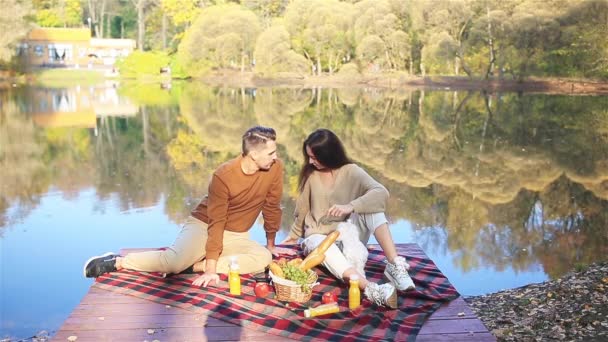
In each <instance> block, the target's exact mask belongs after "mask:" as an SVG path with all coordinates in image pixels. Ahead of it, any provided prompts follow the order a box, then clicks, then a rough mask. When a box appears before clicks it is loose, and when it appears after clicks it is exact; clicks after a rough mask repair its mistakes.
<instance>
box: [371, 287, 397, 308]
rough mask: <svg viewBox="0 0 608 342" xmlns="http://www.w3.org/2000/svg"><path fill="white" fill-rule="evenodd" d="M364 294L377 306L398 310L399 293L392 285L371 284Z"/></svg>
mask: <svg viewBox="0 0 608 342" xmlns="http://www.w3.org/2000/svg"><path fill="white" fill-rule="evenodd" d="M364 292H365V297H367V299H369V301H370V302H372V303H374V304H376V305H383V306H388V307H389V308H391V309H396V308H397V291H396V290H395V287H394V286H393V284H391V283H386V284H382V285H378V284H376V283H372V282H369V283H368V284H367V286H366V287H365V291H364Z"/></svg>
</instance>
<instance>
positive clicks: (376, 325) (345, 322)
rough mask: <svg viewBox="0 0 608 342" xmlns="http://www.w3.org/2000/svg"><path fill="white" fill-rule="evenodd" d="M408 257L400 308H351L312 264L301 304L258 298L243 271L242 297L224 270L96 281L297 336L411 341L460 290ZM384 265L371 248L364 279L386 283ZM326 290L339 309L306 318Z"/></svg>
mask: <svg viewBox="0 0 608 342" xmlns="http://www.w3.org/2000/svg"><path fill="white" fill-rule="evenodd" d="M407 260H408V263H409V264H410V270H409V274H410V276H411V277H412V279H413V280H414V283H415V284H416V289H415V290H412V291H408V292H399V307H398V309H395V310H390V309H388V308H384V307H377V306H374V305H372V304H371V303H370V302H369V301H368V300H367V299H365V298H362V299H363V300H362V305H361V307H359V308H358V309H356V310H354V311H350V310H349V309H348V287H347V285H346V284H345V283H343V282H341V281H338V280H336V279H335V278H334V277H333V276H332V275H330V274H329V273H328V272H326V271H325V269H324V268H322V267H320V268H317V269H316V270H317V273H318V274H319V282H320V285H318V286H316V287H315V288H314V289H313V295H312V298H311V300H310V301H309V302H308V303H304V304H303V305H300V304H297V303H284V302H279V301H276V300H274V299H272V298H258V297H256V296H255V295H254V293H253V287H254V285H255V280H253V278H252V276H250V275H241V282H242V287H241V293H242V295H240V296H232V295H230V294H229V292H228V284H227V282H226V281H227V277H226V276H224V275H222V276H221V283H220V284H219V286H214V287H208V288H204V289H202V288H197V287H194V286H193V285H192V281H193V279H194V278H195V277H196V276H197V275H193V274H188V275H185V274H180V275H174V276H170V277H167V278H161V277H157V276H154V275H152V274H142V273H139V272H131V271H121V272H114V273H110V274H105V275H103V276H101V277H99V278H97V280H96V283H95V284H94V286H97V287H99V288H102V289H106V290H111V291H115V292H120V293H125V294H129V295H133V296H136V297H139V298H145V299H149V300H152V301H155V302H159V303H163V304H168V305H172V306H177V307H181V308H184V309H188V310H195V311H199V312H201V313H204V314H206V315H209V316H211V317H214V318H217V319H221V320H224V321H227V322H230V323H233V324H236V325H239V326H243V327H248V328H252V329H255V330H257V331H264V332H266V333H270V334H274V335H279V336H284V337H287V338H291V339H295V340H304V341H317V340H318V341H383V340H387V341H396V340H398V341H415V339H416V335H417V334H418V332H419V331H420V328H421V327H422V325H423V324H424V322H425V320H426V319H427V318H428V317H429V316H430V315H431V314H432V313H433V312H434V311H435V310H437V309H438V308H439V306H441V304H443V303H444V302H447V301H450V300H452V299H454V298H457V297H458V292H457V291H456V289H455V288H454V287H453V286H452V285H451V284H450V282H449V281H448V279H447V278H446V277H445V276H444V275H443V274H442V273H441V272H440V271H439V270H438V269H437V266H436V265H435V264H434V263H433V262H432V261H431V260H429V259H428V258H426V257H420V256H407ZM384 267H385V263H384V254H383V253H382V252H381V251H378V250H375V249H370V254H369V259H368V262H367V265H366V267H365V271H366V275H367V276H368V279H369V280H370V281H375V282H385V281H386V280H385V279H383V276H384V275H383V272H384ZM327 291H334V292H336V294H338V304H339V305H340V312H338V313H335V314H331V315H326V316H321V317H313V318H304V309H306V308H307V307H309V306H316V305H318V304H319V303H320V302H321V296H322V295H323V293H325V292H327ZM269 297H272V296H269ZM362 297H364V296H362Z"/></svg>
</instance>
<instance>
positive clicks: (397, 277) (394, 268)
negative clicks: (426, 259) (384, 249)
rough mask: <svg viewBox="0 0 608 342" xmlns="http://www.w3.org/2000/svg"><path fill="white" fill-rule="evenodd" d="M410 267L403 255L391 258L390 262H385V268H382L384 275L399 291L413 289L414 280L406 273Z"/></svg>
mask: <svg viewBox="0 0 608 342" xmlns="http://www.w3.org/2000/svg"><path fill="white" fill-rule="evenodd" d="M409 268H410V265H408V264H407V261H406V260H405V258H404V257H402V256H398V257H396V258H395V260H393V262H392V263H390V262H389V263H387V264H386V268H385V269H384V275H385V276H386V277H387V278H388V280H390V281H391V283H393V284H395V287H396V288H397V290H399V291H407V290H413V289H415V288H416V286H415V285H414V281H412V278H411V277H410V275H409V274H408V273H407V270H408V269H409Z"/></svg>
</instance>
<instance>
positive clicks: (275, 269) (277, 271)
mask: <svg viewBox="0 0 608 342" xmlns="http://www.w3.org/2000/svg"><path fill="white" fill-rule="evenodd" d="M268 267H269V268H270V272H272V274H274V275H276V276H277V277H281V278H285V274H283V269H282V268H281V266H279V264H277V263H276V262H274V261H273V262H271V263H270V265H268Z"/></svg>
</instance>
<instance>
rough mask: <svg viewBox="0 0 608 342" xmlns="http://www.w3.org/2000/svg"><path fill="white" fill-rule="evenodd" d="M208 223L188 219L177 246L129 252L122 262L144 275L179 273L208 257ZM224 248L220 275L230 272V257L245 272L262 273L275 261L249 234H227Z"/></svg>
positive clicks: (219, 260)
mask: <svg viewBox="0 0 608 342" xmlns="http://www.w3.org/2000/svg"><path fill="white" fill-rule="evenodd" d="M206 244H207V224H206V223H205V222H203V221H200V220H198V219H196V218H194V217H192V216H190V217H188V219H187V220H186V223H185V224H184V226H183V227H182V230H181V231H180V233H179V234H178V236H177V238H176V239H175V242H173V245H172V246H171V247H169V248H167V249H165V250H159V251H148V252H137V253H129V254H127V255H126V256H125V257H124V259H123V260H122V266H123V267H124V268H126V269H130V270H135V271H143V272H160V273H179V272H181V271H183V270H185V269H186V268H188V267H190V266H192V265H193V264H194V263H196V262H199V261H201V260H203V259H204V258H205V245H206ZM223 245H224V248H223V250H222V254H220V257H219V259H218V260H217V273H228V267H229V264H230V257H231V256H236V257H237V261H238V263H239V267H240V272H241V273H256V272H262V271H263V270H264V268H265V267H266V266H268V264H270V262H271V261H272V254H271V253H270V251H269V250H268V249H267V248H266V247H264V246H262V245H260V244H259V243H257V242H255V241H253V240H251V238H250V237H249V232H245V233H235V232H230V231H227V230H226V231H224V240H223Z"/></svg>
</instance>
